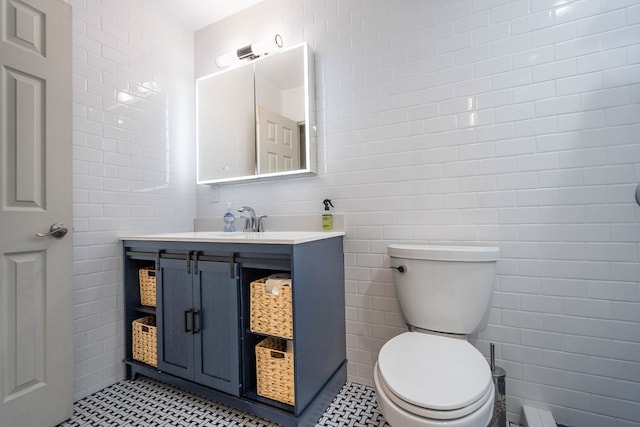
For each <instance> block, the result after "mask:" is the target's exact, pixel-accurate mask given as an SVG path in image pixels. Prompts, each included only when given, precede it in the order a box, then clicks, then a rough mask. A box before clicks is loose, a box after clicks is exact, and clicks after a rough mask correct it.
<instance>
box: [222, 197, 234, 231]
mask: <svg viewBox="0 0 640 427" xmlns="http://www.w3.org/2000/svg"><path fill="white" fill-rule="evenodd" d="M222 218H223V219H224V231H226V232H233V231H236V217H235V216H234V215H233V213H232V212H231V203H227V212H226V213H225V214H224V216H223V217H222Z"/></svg>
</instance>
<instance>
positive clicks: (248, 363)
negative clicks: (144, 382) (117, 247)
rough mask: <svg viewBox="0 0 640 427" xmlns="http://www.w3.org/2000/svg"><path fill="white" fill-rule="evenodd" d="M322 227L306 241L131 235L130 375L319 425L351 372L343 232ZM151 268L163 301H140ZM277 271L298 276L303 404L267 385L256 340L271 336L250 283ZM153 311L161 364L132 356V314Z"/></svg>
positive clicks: (296, 318) (298, 369)
mask: <svg viewBox="0 0 640 427" xmlns="http://www.w3.org/2000/svg"><path fill="white" fill-rule="evenodd" d="M192 234H197V233H192ZM265 234H267V233H265ZM319 234H321V235H322V237H318V238H316V239H312V240H309V241H307V240H304V241H302V242H300V243H298V242H295V243H288V241H285V242H284V243H273V242H266V243H265V242H262V241H259V242H251V243H250V242H242V241H233V240H232V239H228V241H225V242H220V241H212V242H203V241H201V240H195V241H188V240H187V241H177V240H167V241H164V240H159V238H157V237H155V238H153V237H154V236H151V237H152V238H150V239H149V238H148V237H149V236H146V237H147V238H145V236H141V237H135V238H130V239H123V240H124V246H123V248H124V311H125V325H126V330H125V367H126V374H127V378H135V376H136V375H144V376H147V377H150V378H155V379H157V380H160V381H163V382H165V383H168V384H172V385H175V386H178V387H181V388H183V389H186V390H189V391H192V392H194V393H198V394H200V395H202V396H204V397H207V398H210V399H212V400H215V401H217V402H220V403H223V404H226V405H229V406H232V407H235V408H237V409H240V410H242V411H246V412H250V413H252V414H255V415H257V416H259V417H262V418H264V419H267V420H270V421H273V422H275V423H278V424H280V425H282V426H285V427H293V426H312V425H315V423H316V421H317V420H318V418H319V417H320V416H321V415H322V413H323V412H324V411H325V409H326V408H327V406H328V405H329V404H330V403H331V401H332V400H333V398H334V397H335V396H336V394H337V393H338V392H339V390H340V388H341V387H342V386H343V385H344V383H345V382H346V377H347V360H346V331H345V305H344V299H345V293H344V292H345V289H344V254H343V246H342V245H343V241H342V235H341V234H338V233H335V234H323V233H319ZM336 234H337V235H336ZM249 237H252V236H248V237H247V240H248V238H249ZM253 237H254V239H255V240H258V239H257V237H262V236H253ZM267 238H268V236H267ZM263 239H264V237H263ZM238 240H242V239H241V238H240V237H239V238H238ZM143 267H155V270H156V307H146V306H140V293H139V290H138V287H139V286H138V271H139V269H140V268H143ZM273 273H289V274H290V275H291V279H292V287H291V289H292V302H291V306H292V324H293V339H290V340H289V341H288V344H289V345H288V347H291V349H292V352H293V383H294V389H295V402H294V403H293V404H289V403H286V402H280V401H277V400H274V399H271V398H268V397H265V396H263V395H260V394H259V393H258V388H257V380H258V378H257V377H258V371H257V368H256V364H257V356H256V345H258V344H259V343H260V342H262V341H263V340H265V339H266V338H269V335H267V334H262V333H259V332H256V331H252V330H251V327H250V316H251V314H250V313H251V298H250V288H251V282H253V281H256V280H259V279H262V278H265V277H268V276H269V275H270V274H273ZM149 314H153V315H155V317H156V327H157V336H158V339H157V344H158V351H157V356H158V362H157V366H151V365H148V364H145V363H142V362H139V361H137V360H133V357H132V349H131V348H132V333H131V322H132V321H133V320H135V319H137V318H139V317H143V316H147V315H149Z"/></svg>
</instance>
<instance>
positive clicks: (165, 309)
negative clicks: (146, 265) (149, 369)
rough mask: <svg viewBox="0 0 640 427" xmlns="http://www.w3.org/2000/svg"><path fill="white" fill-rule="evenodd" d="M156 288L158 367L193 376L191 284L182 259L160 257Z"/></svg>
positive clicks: (191, 377)
mask: <svg viewBox="0 0 640 427" xmlns="http://www.w3.org/2000/svg"><path fill="white" fill-rule="evenodd" d="M156 283H157V287H158V290H157V291H156V292H157V293H156V295H157V310H156V322H157V326H158V369H159V370H161V371H164V372H168V373H170V374H174V375H177V376H180V377H182V378H186V379H193V315H192V313H193V307H194V305H193V287H192V275H191V273H190V270H189V271H188V270H187V261H186V260H175V259H160V268H159V271H158V272H156Z"/></svg>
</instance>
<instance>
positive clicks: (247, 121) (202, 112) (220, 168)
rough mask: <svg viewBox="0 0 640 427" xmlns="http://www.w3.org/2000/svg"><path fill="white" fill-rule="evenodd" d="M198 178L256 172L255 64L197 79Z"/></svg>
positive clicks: (205, 179) (223, 177)
mask: <svg viewBox="0 0 640 427" xmlns="http://www.w3.org/2000/svg"><path fill="white" fill-rule="evenodd" d="M196 93H197V100H196V102H197V117H196V119H197V126H196V127H197V133H198V136H197V141H198V182H207V181H210V180H216V179H227V178H234V177H244V176H247V175H254V174H255V167H256V166H255V165H256V157H255V156H256V154H255V117H254V83H253V67H250V66H249V67H240V68H237V69H235V70H232V72H223V73H219V74H217V75H215V76H210V77H205V78H202V79H199V80H198V82H197V90H196Z"/></svg>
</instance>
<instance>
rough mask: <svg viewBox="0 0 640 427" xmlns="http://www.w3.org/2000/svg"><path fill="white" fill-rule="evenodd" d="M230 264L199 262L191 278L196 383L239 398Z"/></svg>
mask: <svg viewBox="0 0 640 427" xmlns="http://www.w3.org/2000/svg"><path fill="white" fill-rule="evenodd" d="M229 268H230V265H229V264H227V263H218V262H199V263H198V272H197V275H194V298H195V300H194V306H195V307H197V309H198V310H199V315H198V316H197V319H198V321H197V326H198V327H199V332H198V334H196V335H195V338H196V340H195V353H196V354H195V364H196V366H195V380H196V382H197V383H200V384H204V385H207V386H209V387H212V388H215V389H218V390H221V391H224V392H227V393H229V394H233V395H236V396H238V395H239V394H240V351H239V347H240V344H239V343H240V340H239V323H240V321H239V319H238V282H237V280H236V278H235V276H236V274H234V275H233V276H234V277H230V274H229Z"/></svg>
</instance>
